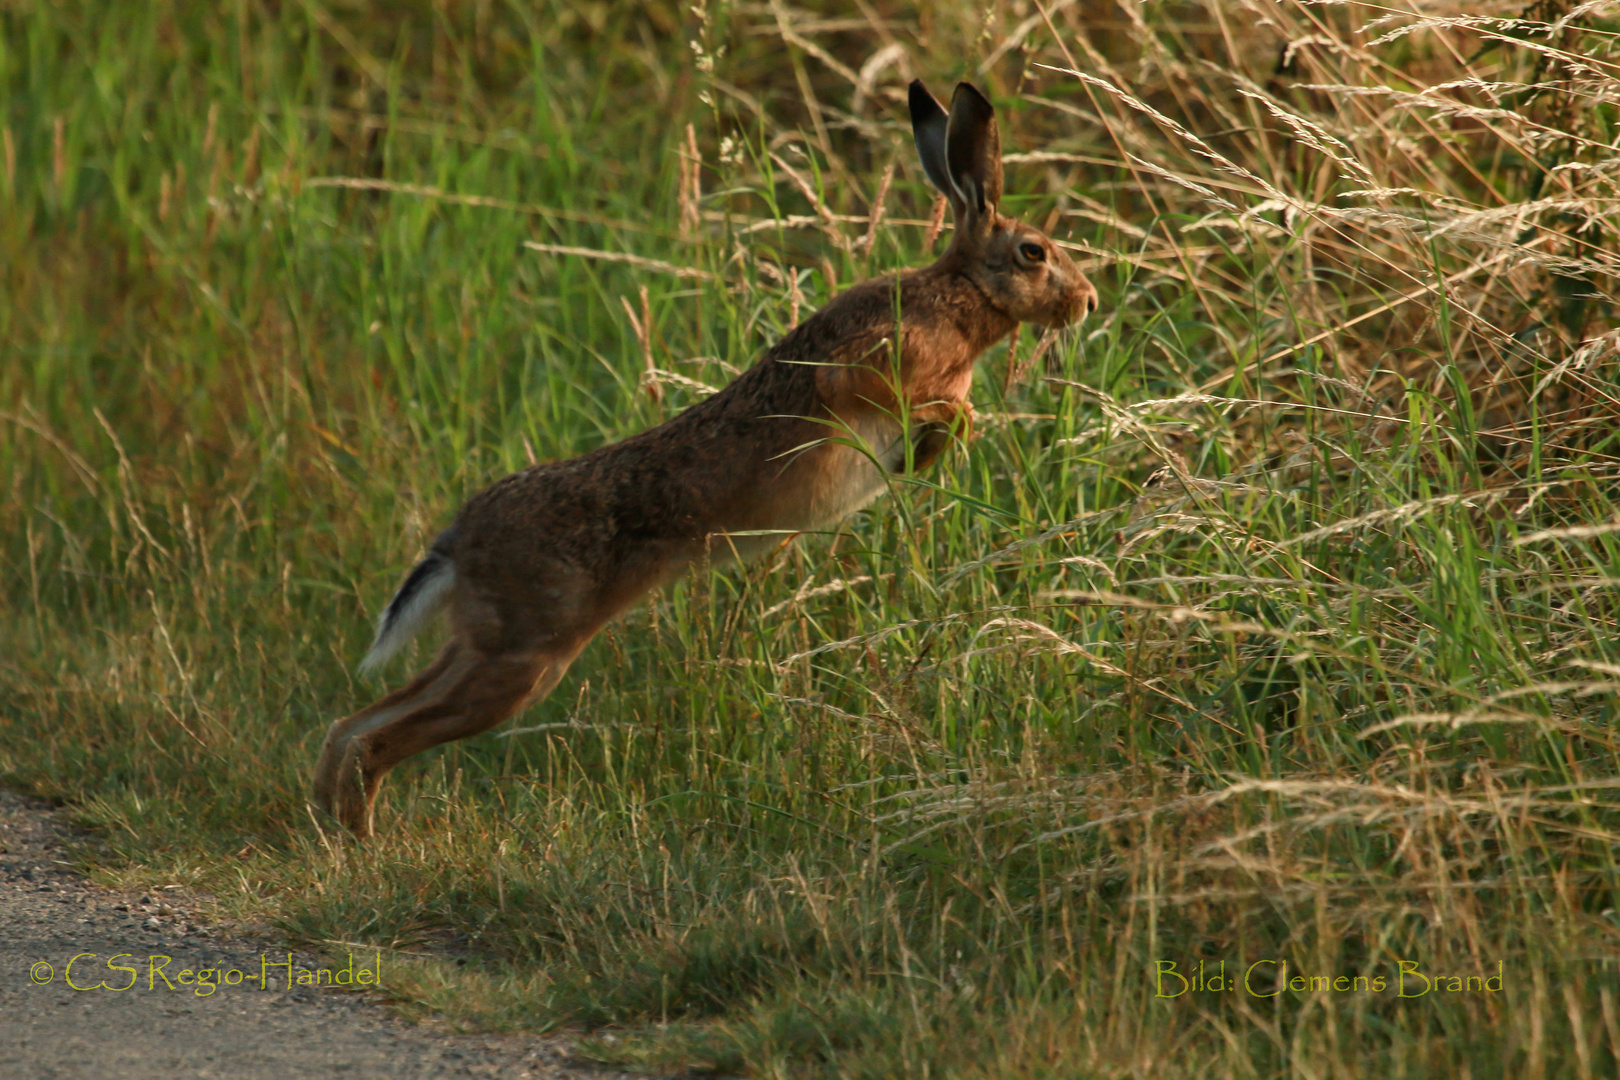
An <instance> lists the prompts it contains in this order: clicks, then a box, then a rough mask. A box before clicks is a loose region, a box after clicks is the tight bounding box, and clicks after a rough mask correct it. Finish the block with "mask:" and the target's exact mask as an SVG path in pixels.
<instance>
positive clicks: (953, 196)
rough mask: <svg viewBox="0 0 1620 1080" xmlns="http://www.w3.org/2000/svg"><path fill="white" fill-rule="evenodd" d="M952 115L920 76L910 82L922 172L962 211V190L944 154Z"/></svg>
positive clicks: (912, 113) (912, 126)
mask: <svg viewBox="0 0 1620 1080" xmlns="http://www.w3.org/2000/svg"><path fill="white" fill-rule="evenodd" d="M949 127H950V118H949V117H948V116H946V115H945V109H944V108H943V107H942V106H941V105H940V103H939V102H937V101H935V100H934V95H933V94H930V93H929V92H928V88H927V87H926V86H924V85H923V82H922V80H921V79H914V80H913V81H912V83H911V134H912V137H913V138H914V139H916V141H917V156H918V157H919V158H922V167H923V172H925V173H927V174H928V182H929V183H930V184H933V185H934V187H936V188H938V189H939V191H940V193H941V194H943V195H944V196H945V197H946V198H947V199H949V200H950V201H951V205H952V206H953V207H954V208H955V209H956V210H957V212H958V213H960V212H961V208H962V193H961V192H960V191H958V190H957V189H956V185H955V184H953V183H952V182H951V169H950V165H949V162H948V159H947V157H946V153H945V135H946V131H947V130H948V129H949Z"/></svg>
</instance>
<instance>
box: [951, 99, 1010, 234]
mask: <svg viewBox="0 0 1620 1080" xmlns="http://www.w3.org/2000/svg"><path fill="white" fill-rule="evenodd" d="M945 159H946V162H947V164H948V165H949V168H950V177H951V181H952V183H954V184H955V186H956V189H957V190H958V191H960V192H961V193H962V200H963V202H965V203H966V204H967V209H968V212H969V213H971V214H980V215H985V216H986V217H987V218H989V219H993V218H994V215H995V212H996V207H997V205H999V204H1000V202H1001V132H1000V130H999V129H998V128H997V127H996V110H995V109H994V108H992V107H991V105H990V100H989V99H988V98H986V97H985V96H984V95H983V94H982V93H980V92H979V89H978V87H976V86H974V85H972V84H971V83H965V82H964V83H957V84H956V93H955V94H954V95H952V97H951V115H950V119H949V122H948V124H947V126H946V133H945Z"/></svg>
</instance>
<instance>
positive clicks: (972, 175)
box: [314, 81, 1097, 839]
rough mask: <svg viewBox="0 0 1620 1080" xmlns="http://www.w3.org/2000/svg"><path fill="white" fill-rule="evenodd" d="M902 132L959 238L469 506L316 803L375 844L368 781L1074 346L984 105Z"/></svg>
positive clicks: (924, 458)
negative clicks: (437, 639)
mask: <svg viewBox="0 0 1620 1080" xmlns="http://www.w3.org/2000/svg"><path fill="white" fill-rule="evenodd" d="M910 106H911V124H912V132H913V134H914V136H915V139H916V144H917V153H918V154H919V155H920V156H921V158H922V165H923V170H924V172H926V173H927V176H928V179H929V181H930V182H931V183H932V184H933V186H934V187H936V188H938V189H939V190H940V191H941V192H942V193H943V194H944V195H945V197H946V198H947V199H948V200H949V202H950V206H951V211H952V215H953V218H954V221H955V233H954V235H953V236H952V238H951V243H950V246H949V248H947V249H946V251H945V253H944V254H943V255H942V256H940V258H939V260H938V261H936V262H935V263H934V264H933V265H931V266H927V267H924V268H922V269H918V270H912V271H909V272H907V273H903V274H900V275H897V276H886V277H879V278H873V279H871V280H869V281H865V282H862V283H861V284H859V285H856V286H854V287H853V288H851V289H849V290H848V291H847V292H844V293H842V294H840V295H839V296H837V297H836V298H835V299H833V300H832V302H830V303H829V304H828V305H827V306H826V307H825V308H823V309H821V310H820V311H819V312H817V313H816V314H815V315H814V316H812V317H811V318H809V319H807V320H806V321H805V322H803V323H802V324H800V325H799V326H797V327H796V328H794V329H793V330H792V331H790V332H789V333H788V334H787V336H785V337H784V338H782V340H781V341H779V342H777V343H776V345H775V346H773V347H772V348H771V349H769V350H768V351H767V352H766V353H765V355H764V356H763V357H762V358H761V359H760V360H759V361H758V362H756V363H755V364H754V365H753V366H752V367H751V368H749V369H748V370H747V371H745V372H743V373H742V374H741V375H739V376H738V377H737V378H736V379H735V380H734V381H733V382H732V383H731V384H730V385H729V386H727V387H726V388H725V389H723V390H721V391H720V392H719V393H717V394H715V395H714V396H713V397H710V398H708V399H706V400H704V401H702V402H700V403H698V404H696V405H694V406H692V407H691V408H689V409H687V410H686V411H685V412H683V413H681V414H680V415H678V416H676V417H675V418H674V419H671V420H669V421H666V422H665V423H663V424H660V425H659V426H657V427H655V428H652V429H651V430H649V431H644V432H642V433H641V434H640V435H636V436H633V437H631V438H628V439H625V440H624V441H623V442H620V443H615V444H614V445H612V446H605V447H602V448H601V449H599V450H595V451H592V452H591V453H588V454H584V455H583V456H581V457H577V458H574V459H572V460H569V461H561V462H554V463H550V464H542V465H534V466H532V467H530V468H527V469H524V470H523V471H522V472H518V473H514V474H512V475H511V476H508V477H506V478H504V479H502V480H499V481H497V482H496V483H495V484H494V485H492V486H491V487H489V488H487V489H485V490H484V491H482V492H480V493H479V494H477V495H475V496H474V497H473V498H472V499H471V500H470V501H469V502H468V503H467V505H466V506H465V507H464V508H463V509H462V511H461V513H460V515H459V516H457V518H456V519H455V522H454V523H453V524H452V525H451V526H450V527H449V528H448V529H446V530H445V531H444V532H443V533H442V534H440V536H439V537H438V539H436V540H434V542H433V544H432V546H431V547H430V548H429V549H428V553H427V556H426V557H425V558H423V560H422V561H421V562H420V563H418V564H417V565H416V567H415V569H413V570H412V571H411V572H410V574H409V575H408V576H407V577H406V578H405V583H404V584H403V585H401V586H400V589H399V591H398V592H397V593H396V594H395V595H394V598H393V600H392V601H390V602H389V604H388V607H387V609H386V610H385V611H384V612H383V614H382V617H381V619H380V620H379V622H378V628H377V637H376V641H375V642H374V643H373V645H372V646H371V650H370V652H369V653H368V654H367V656H366V658H365V660H364V661H363V662H362V665H361V670H363V671H364V670H366V669H369V668H374V667H376V666H377V665H378V664H381V663H382V662H383V661H385V660H387V659H388V657H389V656H391V655H392V654H393V653H394V652H395V651H397V650H398V649H399V648H400V646H402V645H403V644H404V643H405V642H406V640H407V639H409V638H410V636H411V635H412V634H414V633H415V632H416V631H417V630H419V629H420V628H421V626H422V625H423V623H424V622H426V621H427V620H428V618H429V617H430V616H432V615H433V614H434V613H435V612H436V611H438V610H439V609H441V608H448V609H449V624H450V636H449V641H448V642H447V643H446V644H445V646H444V647H443V649H442V650H441V651H440V653H439V655H438V658H437V659H436V660H434V661H433V663H432V665H431V666H429V667H428V669H427V670H426V671H424V672H422V673H421V674H420V675H419V676H417V678H416V679H415V680H414V681H412V682H411V683H410V684H409V685H407V686H405V687H404V688H402V689H400V690H396V691H394V692H393V693H391V694H389V695H387V696H386V697H384V698H382V699H381V700H380V701H377V702H376V703H375V704H373V705H369V706H367V707H366V708H364V709H362V710H361V711H360V712H357V713H355V714H354V715H353V716H350V717H347V718H345V719H342V720H338V721H336V722H335V723H333V724H332V726H331V729H330V730H329V731H328V732H327V734H326V742H325V745H324V746H323V747H322V749H321V757H320V761H319V763H318V764H317V765H316V768H315V785H314V801H315V803H316V805H317V806H319V807H320V808H321V809H323V810H325V811H326V812H328V813H330V814H332V815H333V816H335V817H336V818H337V819H338V820H339V821H340V822H342V823H343V824H344V825H345V826H347V827H348V828H349V829H350V830H351V831H352V832H353V833H354V835H355V836H356V837H358V838H360V839H365V838H366V837H368V836H369V835H371V832H372V805H373V803H374V802H375V800H376V796H377V789H378V786H379V784H380V783H381V781H382V778H383V776H384V775H385V774H386V773H387V772H388V770H390V769H392V768H393V767H394V766H395V765H398V764H399V763H400V762H402V761H404V760H405V759H406V758H408V757H411V756H412V755H413V754H419V753H421V752H422V751H424V750H427V749H429V748H430V747H434V746H438V745H440V744H441V743H446V742H449V741H451V740H453V739H465V738H468V737H469V736H472V735H477V734H479V733H480V732H484V731H488V730H489V729H490V728H492V727H494V726H495V725H496V724H499V723H500V722H501V721H502V720H505V719H506V718H507V717H509V716H511V715H512V714H513V713H515V712H517V711H518V710H519V709H520V708H522V707H523V705H524V704H525V703H526V702H528V701H531V700H535V699H538V698H540V697H543V696H544V695H546V694H548V693H550V692H551V691H552V689H554V688H555V687H556V685H557V683H558V682H559V681H560V680H561V679H562V677H563V673H564V672H565V671H567V670H568V665H569V664H570V663H572V662H573V660H574V658H575V657H577V656H578V655H579V653H580V650H582V649H584V648H585V645H586V643H587V642H589V641H590V640H591V638H592V637H593V636H594V635H595V634H596V632H597V631H598V630H600V629H601V628H602V626H603V624H605V623H607V622H608V621H609V620H611V619H613V618H614V617H616V616H618V615H620V614H621V613H623V612H624V611H625V610H627V609H628V608H630V607H631V606H632V605H634V604H635V603H636V602H637V601H638V600H640V599H641V598H642V597H643V596H645V595H646V594H647V593H648V592H649V591H651V590H654V589H657V588H659V587H660V586H662V585H665V584H667V583H669V582H671V581H673V580H675V579H676V578H678V577H679V576H680V575H681V574H682V573H683V572H684V571H685V570H687V568H689V567H691V566H692V565H693V564H694V563H702V562H711V561H722V560H725V559H731V558H747V557H748V556H750V555H753V554H756V553H758V552H759V551H761V550H763V549H765V548H768V547H772V546H776V545H778V544H780V543H782V542H783V537H784V536H791V535H792V534H795V533H798V532H802V531H805V530H809V529H818V528H822V527H825V526H827V525H830V524H831V523H833V522H836V521H837V520H838V519H840V518H842V517H844V516H846V515H848V514H850V513H852V512H853V511H855V510H857V509H859V508H860V507H862V506H864V505H865V504H867V503H868V502H870V501H871V500H872V499H873V498H875V497H876V496H877V495H878V494H880V493H881V492H882V491H883V490H884V487H885V483H886V481H885V474H886V473H892V472H900V471H910V470H917V469H922V468H925V467H926V466H928V465H929V464H931V463H932V462H933V461H934V460H935V459H936V458H937V457H938V456H939V455H940V454H941V453H942V452H943V451H944V450H945V448H946V447H947V445H948V444H949V442H950V440H951V438H952V437H953V435H954V434H956V433H960V432H963V431H964V430H965V429H966V427H967V426H968V425H969V424H970V423H971V420H972V413H973V407H972V405H971V403H969V401H968V399H967V397H968V392H969V390H970V388H971V386H972V382H973V365H974V362H975V360H977V358H978V357H979V355H980V354H981V353H983V352H984V351H985V350H986V349H987V348H989V347H990V346H991V345H993V344H995V343H996V342H998V341H1000V340H1002V339H1003V338H1005V337H1007V336H1008V335H1009V334H1010V333H1012V331H1013V330H1014V329H1016V328H1017V326H1018V324H1019V323H1021V322H1033V323H1038V324H1041V325H1043V326H1047V327H1054V328H1055V327H1063V326H1068V325H1071V324H1073V323H1075V322H1076V321H1078V320H1080V319H1082V318H1084V317H1085V315H1086V314H1087V313H1088V312H1091V311H1095V310H1096V307H1097V291H1096V290H1095V289H1094V288H1093V287H1092V285H1091V283H1090V282H1089V281H1087V280H1086V279H1085V277H1084V276H1082V275H1081V273H1080V271H1079V270H1078V269H1077V268H1076V267H1075V265H1074V264H1073V263H1072V262H1071V261H1070V260H1069V257H1068V256H1067V255H1066V254H1064V252H1063V251H1062V250H1061V249H1059V248H1058V247H1057V246H1056V245H1054V244H1053V243H1052V241H1051V240H1049V239H1048V238H1047V237H1046V236H1044V235H1043V234H1042V233H1040V232H1039V231H1037V230H1035V229H1033V228H1030V227H1029V226H1028V225H1025V224H1022V223H1021V222H1018V221H1014V220H1012V219H1011V218H1007V217H1004V216H1002V215H1001V214H1000V213H999V212H998V210H997V205H998V204H999V203H1000V201H1001V150H1000V146H1001V139H1000V135H999V132H998V129H997V126H996V120H995V112H994V110H993V109H992V107H991V105H990V102H989V101H988V100H987V99H986V98H985V96H984V95H983V94H982V93H981V92H980V91H979V90H977V89H976V88H975V87H973V86H971V85H969V84H968V83H960V84H958V85H957V87H956V92H955V95H954V96H953V97H952V99H951V109H950V113H949V114H948V115H947V114H946V112H945V110H944V109H943V108H942V107H941V106H940V104H939V102H938V101H936V100H935V99H934V97H933V95H932V94H930V93H929V92H928V90H927V89H926V88H925V87H924V86H923V84H922V83H921V81H918V82H913V83H912V84H911V91H910Z"/></svg>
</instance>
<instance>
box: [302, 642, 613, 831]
mask: <svg viewBox="0 0 1620 1080" xmlns="http://www.w3.org/2000/svg"><path fill="white" fill-rule="evenodd" d="M583 644H584V643H583V642H580V643H579V644H578V645H575V646H573V647H572V648H570V649H568V650H567V651H566V652H544V653H535V652H522V653H517V652H508V653H497V654H494V655H488V654H484V653H481V652H479V651H478V650H476V649H474V648H473V647H472V646H470V645H468V644H466V643H465V642H462V641H451V642H450V644H448V645H446V646H445V648H444V651H443V652H442V653H440V654H439V658H438V659H437V660H436V661H434V663H433V666H432V667H430V668H429V669H428V670H427V671H425V672H423V673H422V675H421V676H419V677H418V678H417V679H416V680H415V681H414V682H412V683H411V684H410V685H409V686H407V687H405V688H404V689H402V690H397V691H395V692H394V693H392V694H389V695H388V696H387V697H385V698H383V699H382V700H381V701H379V702H377V703H376V704H375V705H372V706H370V707H368V708H366V709H363V710H361V711H360V712H358V713H355V714H354V715H353V716H351V717H348V718H346V719H343V720H339V721H337V722H336V723H334V724H333V725H332V727H331V729H330V730H329V731H328V732H327V736H326V745H325V746H324V747H323V748H322V750H321V760H320V763H319V764H318V765H317V766H316V769H315V800H316V802H317V804H318V805H320V806H321V808H322V809H324V810H326V811H327V812H328V813H330V814H332V815H333V816H334V817H336V818H337V819H338V820H339V821H341V822H342V823H343V824H344V825H345V826H347V827H348V828H349V830H350V831H351V832H353V833H354V834H355V836H357V837H359V838H360V839H362V840H363V839H365V838H366V837H368V836H370V835H371V831H372V829H371V809H372V805H373V803H375V802H376V799H377V789H378V788H379V787H380V786H381V784H382V778H383V776H384V775H386V774H387V772H388V770H390V769H392V768H393V767H394V766H395V765H398V764H399V763H400V762H402V761H404V760H405V759H406V758H408V757H411V756H412V755H414V754H419V753H421V752H422V751H423V750H428V749H431V748H432V747H435V746H438V745H440V744H441V743H447V742H450V741H452V740H455V739H465V738H468V737H469V736H472V735H477V734H480V733H481V732H485V731H488V730H489V729H490V728H492V727H494V726H495V725H496V724H499V723H500V722H501V721H502V720H505V719H506V718H507V717H509V716H511V715H512V714H513V713H515V712H517V711H518V709H520V708H522V707H523V704H524V703H525V702H526V701H528V700H530V699H531V698H533V697H536V696H540V695H544V694H547V693H550V692H551V690H552V689H553V688H554V687H555V686H556V685H557V683H558V682H559V681H560V680H561V679H562V676H563V673H564V672H565V671H567V670H568V665H569V664H570V663H572V662H573V659H574V657H575V656H577V655H578V654H579V650H580V647H582V646H583Z"/></svg>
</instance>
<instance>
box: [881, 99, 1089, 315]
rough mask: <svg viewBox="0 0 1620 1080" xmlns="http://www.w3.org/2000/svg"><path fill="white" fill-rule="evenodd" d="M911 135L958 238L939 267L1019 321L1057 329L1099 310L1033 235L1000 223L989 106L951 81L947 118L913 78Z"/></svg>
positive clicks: (1073, 270) (1081, 283) (1058, 253)
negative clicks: (944, 266) (962, 279)
mask: <svg viewBox="0 0 1620 1080" xmlns="http://www.w3.org/2000/svg"><path fill="white" fill-rule="evenodd" d="M911 130H912V133H913V134H914V135H915V136H916V139H917V154H918V156H919V157H921V158H922V165H923V171H924V172H926V173H927V174H928V179H929V182H930V183H932V184H933V185H934V187H936V188H938V189H939V190H940V192H941V193H943V194H944V196H945V198H946V199H947V200H949V202H950V204H951V213H952V214H953V215H954V218H955V221H956V234H955V236H954V237H953V238H952V240H951V246H950V248H949V250H947V251H946V253H945V255H944V256H943V257H942V259H941V262H950V263H953V264H954V266H953V269H954V270H955V271H956V272H957V273H960V274H962V275H964V276H966V277H967V278H969V279H970V280H972V281H973V283H974V284H976V285H977V286H978V287H979V288H980V289H982V290H983V291H984V294H985V296H986V297H988V298H989V301H990V303H992V304H994V305H995V306H996V307H997V308H999V309H1001V310H1002V311H1003V312H1005V313H1006V314H1007V315H1009V316H1011V317H1012V318H1014V319H1017V320H1018V321H1019V322H1032V323H1039V324H1040V325H1042V326H1048V327H1053V328H1056V327H1062V326H1069V325H1070V324H1072V323H1075V322H1078V321H1079V320H1081V319H1083V318H1085V317H1086V315H1087V314H1088V313H1089V312H1092V311H1095V310H1097V290H1096V289H1095V288H1093V287H1092V285H1091V282H1089V281H1087V280H1086V278H1085V275H1084V274H1082V273H1080V270H1079V269H1078V268H1077V267H1076V266H1075V265H1074V263H1073V261H1072V260H1070V258H1069V256H1068V255H1067V254H1066V253H1065V252H1064V251H1063V249H1062V248H1060V247H1058V246H1057V245H1056V244H1054V243H1052V241H1051V240H1050V239H1049V238H1048V237H1047V236H1046V234H1045V233H1043V232H1041V231H1040V230H1039V229H1035V228H1032V227H1030V226H1029V225H1026V224H1024V223H1023V222H1021V221H1017V220H1015V219H1013V218H1010V217H1006V216H1004V215H1002V214H1001V213H1000V211H999V210H998V205H999V204H1000V202H1001V133H1000V131H999V130H998V129H997V127H996V113H995V110H994V109H993V108H991V106H990V102H989V100H988V99H986V98H985V96H984V95H983V94H982V93H980V92H979V90H978V89H977V88H976V87H974V86H972V85H971V84H969V83H965V82H964V83H957V84H956V93H955V94H954V95H953V96H952V97H951V111H950V112H949V113H948V114H947V113H946V112H945V110H944V108H942V107H941V106H940V104H939V102H937V101H935V100H934V95H932V94H930V93H929V92H928V89H927V88H926V87H925V86H923V84H922V80H921V79H919V80H917V81H916V82H913V83H912V84H911Z"/></svg>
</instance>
